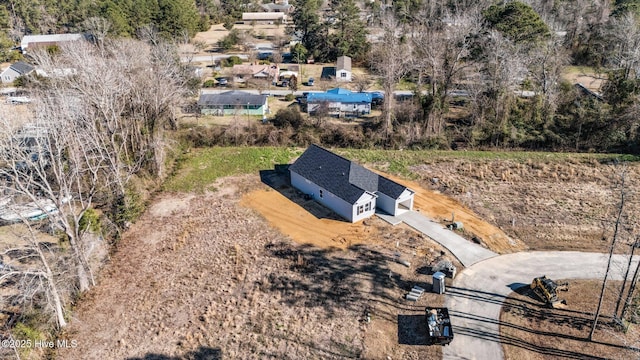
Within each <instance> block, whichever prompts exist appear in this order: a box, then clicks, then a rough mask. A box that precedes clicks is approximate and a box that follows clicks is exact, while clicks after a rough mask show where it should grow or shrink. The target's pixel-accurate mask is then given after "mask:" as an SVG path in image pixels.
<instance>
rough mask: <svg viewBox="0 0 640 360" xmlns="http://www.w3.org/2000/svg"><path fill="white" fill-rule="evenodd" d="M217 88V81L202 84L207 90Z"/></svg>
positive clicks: (211, 80)
mask: <svg viewBox="0 0 640 360" xmlns="http://www.w3.org/2000/svg"><path fill="white" fill-rule="evenodd" d="M215 86H216V81H215V80H213V79H209V80H206V81H205V82H204V83H202V87H205V88H212V87H215Z"/></svg>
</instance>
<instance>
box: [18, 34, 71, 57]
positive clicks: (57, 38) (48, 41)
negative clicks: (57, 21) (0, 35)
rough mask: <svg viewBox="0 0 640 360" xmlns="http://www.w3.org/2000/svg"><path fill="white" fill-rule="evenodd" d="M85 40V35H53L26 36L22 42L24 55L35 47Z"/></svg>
mask: <svg viewBox="0 0 640 360" xmlns="http://www.w3.org/2000/svg"><path fill="white" fill-rule="evenodd" d="M78 40H84V35H83V34H51V35H25V36H24V37H23V38H22V41H21V42H20V49H21V50H22V53H24V54H26V53H27V49H29V48H31V49H33V48H35V47H47V46H54V45H60V44H61V43H65V42H71V41H78Z"/></svg>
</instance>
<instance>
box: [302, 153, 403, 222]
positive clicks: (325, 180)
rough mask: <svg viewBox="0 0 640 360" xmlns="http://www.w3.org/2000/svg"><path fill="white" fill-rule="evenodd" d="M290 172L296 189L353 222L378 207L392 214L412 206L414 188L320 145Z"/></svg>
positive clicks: (372, 212) (363, 217)
mask: <svg viewBox="0 0 640 360" xmlns="http://www.w3.org/2000/svg"><path fill="white" fill-rule="evenodd" d="M289 172H290V174H291V185H292V186H293V187H294V188H296V189H298V190H300V191H302V192H303V193H304V194H307V195H309V196H311V197H312V198H313V199H314V200H315V201H317V202H319V203H320V204H322V205H324V206H326V207H328V208H329V209H331V210H333V211H334V212H335V213H336V214H338V215H340V216H341V217H343V218H344V219H346V220H348V221H350V222H356V221H359V220H362V219H366V218H368V217H370V216H372V215H373V214H375V212H376V208H377V209H379V210H382V211H384V212H386V213H388V214H391V215H399V214H400V213H402V212H404V211H407V210H412V209H413V195H414V191H413V190H411V189H409V188H407V187H405V186H403V185H400V184H398V183H396V182H394V181H392V180H389V179H387V178H386V177H384V176H381V175H378V174H376V173H374V172H373V171H371V170H368V169H366V168H364V167H362V166H360V165H358V164H356V163H355V162H353V161H350V160H347V159H345V158H343V157H342V156H339V155H336V154H334V153H332V152H331V151H329V150H326V149H323V148H321V147H319V146H317V145H311V146H310V147H309V148H308V149H307V150H306V151H305V152H304V153H303V154H302V155H301V156H300V158H298V160H296V161H295V163H293V164H292V165H291V166H290V167H289Z"/></svg>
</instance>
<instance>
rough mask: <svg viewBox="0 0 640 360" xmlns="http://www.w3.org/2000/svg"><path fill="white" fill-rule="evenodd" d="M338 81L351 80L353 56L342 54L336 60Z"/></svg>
mask: <svg viewBox="0 0 640 360" xmlns="http://www.w3.org/2000/svg"><path fill="white" fill-rule="evenodd" d="M336 81H344V82H350V81H351V58H350V57H348V56H340V57H339V58H338V60H337V61H336Z"/></svg>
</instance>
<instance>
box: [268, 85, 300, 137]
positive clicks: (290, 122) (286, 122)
mask: <svg viewBox="0 0 640 360" xmlns="http://www.w3.org/2000/svg"><path fill="white" fill-rule="evenodd" d="M289 95H291V94H289ZM291 96H293V95H291ZM272 122H273V125H275V126H276V127H279V128H283V127H289V126H290V127H292V128H294V129H299V128H300V127H301V126H302V125H304V123H305V120H304V117H302V114H301V113H300V111H299V110H298V109H297V108H284V109H280V110H278V112H277V113H276V117H275V118H274V119H273V121H272Z"/></svg>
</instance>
